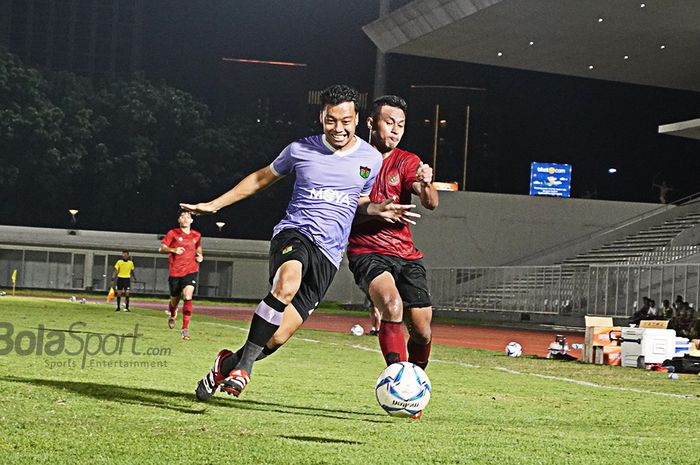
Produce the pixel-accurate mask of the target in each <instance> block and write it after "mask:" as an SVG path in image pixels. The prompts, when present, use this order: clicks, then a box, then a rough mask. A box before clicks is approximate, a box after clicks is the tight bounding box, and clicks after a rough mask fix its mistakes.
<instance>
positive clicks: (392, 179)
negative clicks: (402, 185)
mask: <svg viewBox="0 0 700 465" xmlns="http://www.w3.org/2000/svg"><path fill="white" fill-rule="evenodd" d="M400 180H401V178H399V174H398V173H391V174H390V175H389V184H390V185H392V186H398V185H399V181H400Z"/></svg>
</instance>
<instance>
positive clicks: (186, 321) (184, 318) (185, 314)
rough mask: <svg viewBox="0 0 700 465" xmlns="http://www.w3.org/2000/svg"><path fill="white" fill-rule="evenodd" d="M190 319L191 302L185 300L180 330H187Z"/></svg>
mask: <svg viewBox="0 0 700 465" xmlns="http://www.w3.org/2000/svg"><path fill="white" fill-rule="evenodd" d="M190 318H192V301H191V300H185V301H184V302H183V304H182V329H187V327H188V326H189V325H190Z"/></svg>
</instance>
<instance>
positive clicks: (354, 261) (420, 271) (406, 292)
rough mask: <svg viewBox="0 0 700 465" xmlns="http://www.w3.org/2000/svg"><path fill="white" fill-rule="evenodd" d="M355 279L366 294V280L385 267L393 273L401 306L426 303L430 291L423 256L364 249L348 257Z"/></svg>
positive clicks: (414, 306) (428, 301) (418, 306)
mask: <svg viewBox="0 0 700 465" xmlns="http://www.w3.org/2000/svg"><path fill="white" fill-rule="evenodd" d="M349 265H350V271H352V274H353V275H354V276H355V283H356V284H357V285H358V286H359V287H360V289H362V290H363V291H364V293H365V294H366V295H369V291H368V288H369V284H370V283H371V282H372V281H373V280H374V278H376V277H377V276H379V275H380V274H382V273H384V272H385V271H386V272H388V273H390V274H391V276H393V277H394V281H395V282H396V289H398V291H399V294H400V295H401V300H403V305H404V308H421V307H430V306H431V303H430V291H429V290H428V278H427V275H426V271H425V266H424V265H423V260H421V259H418V260H404V259H403V258H400V257H394V256H392V255H381V254H377V253H366V254H360V255H355V256H352V257H349Z"/></svg>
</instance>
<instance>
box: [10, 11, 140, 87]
mask: <svg viewBox="0 0 700 465" xmlns="http://www.w3.org/2000/svg"><path fill="white" fill-rule="evenodd" d="M143 5H144V1H143V0H2V1H1V2H0V18H2V19H0V44H1V45H4V46H5V47H6V48H7V49H8V50H9V51H10V52H11V53H13V54H15V55H16V56H18V57H19V58H20V59H21V60H22V61H23V62H25V63H27V64H31V65H34V66H38V67H41V68H45V69H52V70H67V71H73V72H75V73H77V74H80V75H83V76H88V77H93V78H104V77H107V78H114V77H116V76H121V77H124V76H129V75H131V74H132V73H133V72H135V71H138V70H140V69H141V68H142V63H141V54H142V46H143V38H142V31H143Z"/></svg>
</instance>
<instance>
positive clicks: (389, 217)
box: [357, 196, 420, 224]
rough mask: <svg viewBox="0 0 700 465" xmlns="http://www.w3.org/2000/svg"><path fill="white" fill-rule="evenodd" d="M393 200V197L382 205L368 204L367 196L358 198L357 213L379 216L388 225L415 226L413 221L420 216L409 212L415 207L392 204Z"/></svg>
mask: <svg viewBox="0 0 700 465" xmlns="http://www.w3.org/2000/svg"><path fill="white" fill-rule="evenodd" d="M395 200H396V199H395V198H394V197H390V198H388V199H386V200H385V201H384V202H382V203H374V202H370V200H369V196H364V197H360V198H359V199H358V201H357V213H359V214H360V215H372V216H379V217H381V218H384V221H387V222H389V223H397V222H398V223H408V224H416V222H415V221H414V219H418V218H420V215H419V214H418V213H413V212H412V211H411V210H412V209H413V208H416V206H415V205H402V204H398V203H394V201H395Z"/></svg>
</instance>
